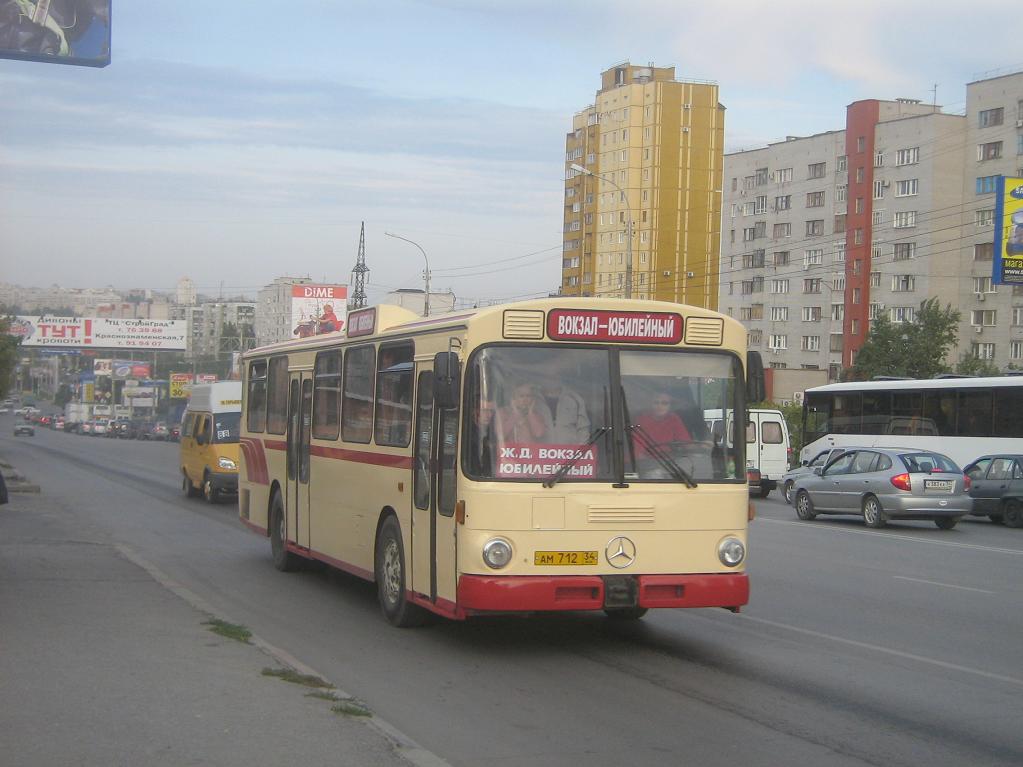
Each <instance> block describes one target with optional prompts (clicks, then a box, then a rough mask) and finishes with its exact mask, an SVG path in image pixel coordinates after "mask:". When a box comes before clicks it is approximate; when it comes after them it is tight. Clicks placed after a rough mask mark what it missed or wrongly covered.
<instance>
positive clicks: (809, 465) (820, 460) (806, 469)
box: [779, 447, 849, 504]
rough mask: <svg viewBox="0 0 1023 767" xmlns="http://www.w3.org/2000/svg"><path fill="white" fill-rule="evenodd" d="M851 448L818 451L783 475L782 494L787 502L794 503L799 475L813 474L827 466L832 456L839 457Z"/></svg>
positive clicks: (781, 481)
mask: <svg viewBox="0 0 1023 767" xmlns="http://www.w3.org/2000/svg"><path fill="white" fill-rule="evenodd" d="M848 449H849V448H847V447H829V448H828V449H827V450H822V451H821V452H819V453H817V455H815V456H814V457H813V458H811V459H810V460H809V461H806V462H804V463H803V464H802V465H801V466H796V467H795V468H794V469H789V470H788V471H787V472H785V473H784V474H783V475H782V478H781V480H780V481H779V485H780V486H781V494H782V496H783V497H784V498H785V503H788V504H791V503H792V486H793V485H794V484H795V483H796V480H797V479H798V478H799V477H802V476H804V475H806V474H813V470H814V469H816V468H818V467H824V466H827V465H828V463H829V462H830V461H831V459H832V458H838V456H840V455H841V454H842V453H844V452H845V451H846V450H848Z"/></svg>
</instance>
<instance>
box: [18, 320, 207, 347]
mask: <svg viewBox="0 0 1023 767" xmlns="http://www.w3.org/2000/svg"><path fill="white" fill-rule="evenodd" d="M8 332H9V333H10V335H12V336H15V337H17V338H20V339H21V345H22V346H42V347H64V348H79V349H83V348H84V349H131V350H135V351H139V350H146V351H165V350H166V351H185V350H186V349H187V348H188V321H187V320H144V319H137V320H135V319H133V320H124V319H110V318H107V317H51V316H48V315H41V316H26V315H19V316H17V317H15V318H14V320H13V321H12V322H11V329H10V331H8Z"/></svg>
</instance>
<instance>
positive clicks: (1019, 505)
mask: <svg viewBox="0 0 1023 767" xmlns="http://www.w3.org/2000/svg"><path fill="white" fill-rule="evenodd" d="M963 471H964V472H965V473H966V476H967V477H969V478H970V482H971V484H970V497H971V498H973V514H974V515H976V516H979V517H983V516H987V517H988V518H989V519H990V520H991V521H992V522H998V523H1004V524H1006V525H1007V526H1009V527H1023V455H1019V454H1004V455H983V456H981V457H980V458H978V459H977V460H975V461H974V462H973V463H971V464H970V465H969V466H967V467H966V468H965V469H964V470H963Z"/></svg>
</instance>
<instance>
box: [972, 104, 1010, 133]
mask: <svg viewBox="0 0 1023 767" xmlns="http://www.w3.org/2000/svg"><path fill="white" fill-rule="evenodd" d="M977 118H978V119H977V127H979V128H991V127H993V126H995V125H1001V124H1002V123H1003V122H1004V120H1005V109H1004V108H1003V107H998V108H996V109H982V110H981V111H980V113H979V114H978V115H977Z"/></svg>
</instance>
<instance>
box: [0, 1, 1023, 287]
mask: <svg viewBox="0 0 1023 767" xmlns="http://www.w3.org/2000/svg"><path fill="white" fill-rule="evenodd" d="M113 5H114V8H113V24H112V32H113V42H112V53H111V64H110V65H109V66H108V67H105V68H102V69H93V68H87V67H71V66H62V65H54V64H41V63H33V62H23V61H13V60H0V281H3V282H10V283H16V284H19V285H23V286H37V287H43V286H49V285H52V284H59V285H62V286H64V287H105V286H108V285H109V286H113V287H115V288H120V289H128V288H150V289H154V290H161V291H171V290H173V289H174V287H175V285H176V284H177V282H178V280H179V279H180V278H182V277H189V278H191V279H192V280H193V282H194V283H195V284H196V285H197V286H198V287H199V291H200V293H203V294H206V295H210V296H216V295H224V296H234V295H238V294H246V295H249V296H252V297H255V295H256V293H257V291H258V290H259V288H260V287H262V286H263V285H265V284H267V283H269V282H271V281H273V279H275V278H276V277H280V276H286V275H287V276H309V277H312V278H313V279H314V280H316V281H325V282H329V283H347V282H349V280H350V275H351V270H352V267H353V266H354V265H355V260H356V256H357V254H358V249H359V232H360V226H361V225H362V224H363V223H364V224H365V231H366V261H367V265H368V266H369V268H370V272H369V275H368V278H367V280H368V286H367V287H368V293H369V298H370V300H371V301H377V300H380V299H381V298H383V296H384V294H386V292H387V291H388V290H391V289H395V288H422V286H423V281H422V271H423V268H424V259H423V255H422V253H421V252H420V251H419V250H418V249H417V248H416V247H415V246H414V245H412V244H409V243H408V242H404V241H402V240H399V239H397V238H392V237H388V236H386V234H385V233H387V232H390V233H392V234H396V235H399V236H400V237H403V238H406V239H407V240H412V241H413V242H415V243H417V244H418V245H419V246H420V247H422V248H423V250H424V251H425V252H426V255H427V259H428V260H429V265H430V268H431V271H432V285H431V287H432V288H433V289H434V290H448V289H450V290H451V291H452V292H454V294H455V296H456V297H457V299H458V300H459V302H460V303H475V302H477V301H480V302H486V301H496V300H508V299H512V298H517V297H531V296H541V295H546V294H547V293H548V292H550V291H552V290H556V289H557V286H558V284H559V280H560V273H561V271H560V270H561V257H560V251H561V242H562V223H563V219H562V217H563V207H562V206H563V193H564V172H565V159H564V154H565V134H566V133H567V132H568V131H569V130H570V129H571V127H572V116H573V115H574V114H575V113H576V112H578V111H580V110H582V109H584V108H585V107H586V106H588V105H589V104H592V103H593V100H594V96H595V93H596V90H597V88H598V87H599V85H600V73H601V72H602V71H603V70H605V69H608V68H609V67H611V66H613V65H615V64H618V63H621V62H623V61H631V62H633V63H638V64H646V63H653V64H654V65H656V66H674V67H675V68H676V69H675V71H676V77H678V78H679V79H695V80H712V81H715V82H716V83H717V84H718V86H719V97H720V101H721V103H722V104H723V105H724V106H725V107H726V109H727V111H726V117H725V142H726V143H725V149H726V151H735V150H739V149H750V148H755V147H760V146H764V145H766V144H767V143H769V142H773V141H778V140H782V139H784V137H785V136H786V135H811V134H813V133H819V132H822V131H826V130H836V129H841V128H842V127H843V126H844V119H845V107H846V105H847V104H849V103H851V102H853V101H856V100H858V99H863V98H878V99H894V98H900V97H901V98H916V99H920V100H922V101H925V102H927V103H930V102H931V101H932V99H933V98H934V93H935V91H934V89H935V87H936V88H937V90H936V93H937V103H939V104H941V105H943V107H944V109H945V111H948V112H953V113H960V114H961V113H962V112H963V109H964V107H965V103H964V102H965V86H966V83H967V82H971V81H973V80H977V79H983V78H984V77H988V76H991V75H992V74H1004V73H1006V72H1010V71H1018V70H1020V69H1023V52H1018V53H1016V52H1015V51H1016V49H1017V48H1018V45H1017V40H1018V31H1017V30H1016V28H1015V27H1014V25H1012V24H1008V23H999V19H1002V20H1003V21H1008V20H1011V19H1013V14H1012V13H1011V11H1012V10H1014V9H1015V7H1016V6H1014V5H1010V4H1009V3H1008V2H1004V1H1001V0H999V1H998V2H995V1H993V0H975V1H974V2H972V3H971V4H970V5H969V7H968V8H967V7H966V6H963V5H962V4H961V3H952V2H945V1H944V0H930V1H929V2H920V1H918V0H901V1H900V2H899V3H897V4H896V3H891V2H877V1H875V0H860V2H858V3H856V4H842V5H841V6H839V5H838V4H832V3H828V2H820V0H773V1H772V2H759V1H754V0H733V2H731V3H729V4H727V6H725V5H723V4H717V3H707V2H706V0H699V1H698V2H694V1H692V0H632V1H631V2H629V3H622V2H605V0H561V1H560V2H556V3H551V2H550V0H543V1H542V2H540V1H539V0H518V1H517V2H514V3H511V2H501V1H500V0H494V1H493V2H485V1H484V0H422V1H418V2H417V1H415V0H376V1H375V2H363V0H345V1H344V2H338V0H290V2H287V3H280V2H266V1H265V0H247V2H232V3H211V2H209V1H208V0H174V1H173V2H156V1H155V0H114V3H113Z"/></svg>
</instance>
